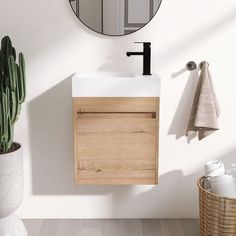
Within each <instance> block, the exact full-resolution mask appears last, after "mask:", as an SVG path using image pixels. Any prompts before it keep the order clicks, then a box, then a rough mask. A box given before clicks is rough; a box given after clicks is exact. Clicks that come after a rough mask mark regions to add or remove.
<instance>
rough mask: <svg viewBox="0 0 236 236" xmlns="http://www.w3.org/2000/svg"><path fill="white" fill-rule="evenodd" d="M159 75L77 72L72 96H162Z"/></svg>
mask: <svg viewBox="0 0 236 236" xmlns="http://www.w3.org/2000/svg"><path fill="white" fill-rule="evenodd" d="M160 87H161V80H160V77H159V76H158V75H151V76H143V75H137V74H132V73H112V72H111V73H110V72H107V73H106V72H93V73H76V74H75V75H74V76H73V78H72V97H160Z"/></svg>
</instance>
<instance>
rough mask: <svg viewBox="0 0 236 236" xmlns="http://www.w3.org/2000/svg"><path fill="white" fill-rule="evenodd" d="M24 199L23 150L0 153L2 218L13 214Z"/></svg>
mask: <svg viewBox="0 0 236 236" xmlns="http://www.w3.org/2000/svg"><path fill="white" fill-rule="evenodd" d="M22 199H23V152H22V147H21V146H20V148H19V149H18V150H16V151H14V152H11V153H7V154H2V155H0V218H4V217H7V216H9V215H10V214H12V213H13V212H14V211H16V209H17V208H18V207H19V205H20V204H21V202H22Z"/></svg>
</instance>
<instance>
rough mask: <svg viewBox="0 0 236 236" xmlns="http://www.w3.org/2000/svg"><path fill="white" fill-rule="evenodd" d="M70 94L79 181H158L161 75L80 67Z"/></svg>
mask: <svg viewBox="0 0 236 236" xmlns="http://www.w3.org/2000/svg"><path fill="white" fill-rule="evenodd" d="M72 96H73V115H74V161H75V163H74V164H75V182H76V184H112V185H116V184H153V185H154V184H157V181H158V138H159V137H158V133H159V132H158V131H159V100H160V79H159V77H158V76H155V75H153V76H136V75H134V74H122V73H119V74H117V73H87V74H86V73H85V74H83V73H82V74H80V73H78V74H75V75H74V76H73V79H72Z"/></svg>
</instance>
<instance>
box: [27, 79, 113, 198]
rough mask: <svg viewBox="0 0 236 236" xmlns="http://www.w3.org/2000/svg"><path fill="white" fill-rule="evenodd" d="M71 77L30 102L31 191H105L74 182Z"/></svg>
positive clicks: (50, 192) (98, 192)
mask: <svg viewBox="0 0 236 236" xmlns="http://www.w3.org/2000/svg"><path fill="white" fill-rule="evenodd" d="M71 77H72V76H70V77H69V78H67V79H65V80H63V81H62V82H60V83H59V84H57V85H56V86H55V87H53V88H51V89H49V90H48V91H46V92H45V93H43V94H42V95H40V96H38V97H36V98H35V99H33V100H32V101H31V102H30V103H29V108H28V109H29V110H28V114H29V120H30V121H29V128H30V140H31V144H30V145H31V155H32V179H33V182H32V184H33V188H32V189H33V194H36V195H40V194H45V195H46V194H52V195H53V194H56V195H57V194H97V195H99V194H108V193H109V191H110V189H109V188H108V187H106V186H104V187H103V188H102V189H101V188H99V187H89V186H88V187H86V186H84V187H83V186H82V187H80V188H78V186H76V185H74V166H73V164H74V160H73V126H72V121H73V120H72V98H71V94H72V92H71Z"/></svg>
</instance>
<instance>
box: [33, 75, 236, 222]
mask: <svg viewBox="0 0 236 236" xmlns="http://www.w3.org/2000/svg"><path fill="white" fill-rule="evenodd" d="M189 83H190V82H189ZM189 86H190V85H189ZM187 97H188V96H187ZM182 106H183V105H182ZM28 109H29V110H28V113H29V120H30V123H29V126H30V127H29V128H30V140H31V144H30V146H31V155H32V185H33V186H32V189H33V194H34V195H73V194H77V195H111V199H112V201H111V202H110V203H109V204H111V205H110V208H111V215H112V216H116V217H124V216H125V217H132V216H134V215H140V217H149V218H151V217H156V215H157V214H158V212H160V211H161V212H162V215H163V217H168V216H169V213H170V212H173V217H174V216H175V215H174V213H175V212H176V217H177V214H179V212H183V214H184V215H186V217H187V216H188V217H189V215H188V212H189V208H194V209H195V210H196V211H195V213H196V214H197V211H198V207H197V206H196V205H195V206H193V205H194V204H195V203H196V202H197V198H198V195H197V187H196V181H197V179H198V177H199V176H201V175H202V174H203V173H202V172H201V171H196V172H194V173H193V174H191V175H186V176H185V175H183V173H182V171H181V170H174V171H172V172H169V173H166V174H164V175H162V176H160V180H159V185H158V186H102V187H101V186H76V185H75V184H74V166H73V165H74V160H73V126H72V99H71V77H69V78H67V79H65V80H63V81H62V82H60V83H59V84H57V85H56V86H54V87H53V88H51V89H49V90H48V91H46V92H45V93H43V94H42V95H40V96H38V97H37V98H35V99H34V100H32V101H31V102H30V104H29V107H28ZM179 109H180V108H179ZM179 112H181V111H179ZM179 120H180V118H179ZM178 125H179V124H178V123H176V126H174V125H172V127H173V128H174V127H177V126H178ZM235 155H236V148H235V149H233V150H231V151H229V152H228V153H225V154H224V155H221V156H218V157H215V158H214V159H222V160H223V161H224V162H225V164H226V166H229V165H230V164H231V163H234V160H235ZM203 164H204V163H203ZM202 169H203V168H202ZM140 192H141V193H140ZM155 199H156V204H144V202H150V203H151V202H153V201H155ZM175 199H176V200H175ZM191 212H192V211H191ZM165 214H168V215H165ZM181 214H182V213H181ZM192 217H194V215H193V216H192Z"/></svg>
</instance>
